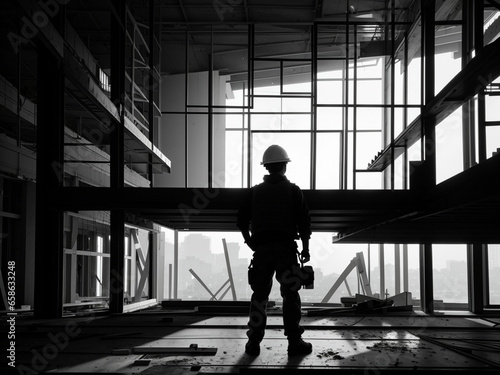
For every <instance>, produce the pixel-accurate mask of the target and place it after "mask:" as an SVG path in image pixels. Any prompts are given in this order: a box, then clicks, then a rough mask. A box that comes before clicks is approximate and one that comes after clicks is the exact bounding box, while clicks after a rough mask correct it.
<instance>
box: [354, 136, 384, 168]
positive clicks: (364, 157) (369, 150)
mask: <svg viewBox="0 0 500 375" xmlns="http://www.w3.org/2000/svg"><path fill="white" fill-rule="evenodd" d="M380 150H382V133H381V132H369V133H360V132H357V133H356V169H365V168H367V167H368V164H369V163H370V162H371V160H372V159H373V158H374V156H375V155H376V154H377V153H378V152H379V151H380Z"/></svg>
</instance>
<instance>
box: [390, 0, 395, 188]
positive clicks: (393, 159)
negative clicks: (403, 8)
mask: <svg viewBox="0 0 500 375" xmlns="http://www.w3.org/2000/svg"><path fill="white" fill-rule="evenodd" d="M391 4H392V5H391V26H390V27H391V57H390V59H391V65H390V69H391V71H390V74H391V109H390V111H391V139H390V143H389V144H390V145H391V190H394V189H395V178H394V175H395V173H396V166H395V162H396V160H395V147H394V137H395V121H396V113H395V108H394V102H395V100H396V87H395V81H396V62H395V60H394V58H395V56H394V52H395V51H394V50H395V40H394V39H395V37H396V35H395V30H394V26H395V25H394V23H395V10H394V7H395V4H394V0H393V1H392V2H391Z"/></svg>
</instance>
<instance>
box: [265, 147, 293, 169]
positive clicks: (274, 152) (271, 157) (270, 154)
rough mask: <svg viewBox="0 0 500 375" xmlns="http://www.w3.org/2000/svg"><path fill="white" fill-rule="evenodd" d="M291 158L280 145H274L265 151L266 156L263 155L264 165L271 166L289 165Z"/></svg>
mask: <svg viewBox="0 0 500 375" xmlns="http://www.w3.org/2000/svg"><path fill="white" fill-rule="evenodd" d="M289 161H291V160H290V158H289V157H288V154H287V153H286V151H285V149H284V148H283V147H281V146H278V145H272V146H269V147H268V148H267V150H266V151H264V155H262V163H260V164H262V165H266V164H271V163H283V162H285V163H288V162H289Z"/></svg>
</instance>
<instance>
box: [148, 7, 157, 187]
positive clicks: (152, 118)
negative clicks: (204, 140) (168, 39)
mask: <svg viewBox="0 0 500 375" xmlns="http://www.w3.org/2000/svg"><path fill="white" fill-rule="evenodd" d="M155 3H156V2H155V0H149V40H148V43H149V77H148V94H149V103H148V111H149V114H148V122H149V127H148V129H149V140H150V141H151V144H153V145H154V144H155V142H156V140H155V127H154V124H155V114H154V112H155V105H154V89H155V78H154V77H155V71H154V66H155V52H156V44H155V29H154V27H155V22H154V17H155ZM148 159H149V160H148V161H149V165H148V177H149V181H150V183H151V184H150V186H151V187H154V175H153V155H152V154H151V153H149V154H148Z"/></svg>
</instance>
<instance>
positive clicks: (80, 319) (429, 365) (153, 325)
mask: <svg viewBox="0 0 500 375" xmlns="http://www.w3.org/2000/svg"><path fill="white" fill-rule="evenodd" d="M4 318H5V319H2V338H3V340H4V341H3V342H6V341H7V344H9V340H8V339H7V336H8V331H7V329H8V328H9V326H8V324H6V320H7V318H8V317H4ZM246 322H247V318H246V317H245V316H244V315H237V316H235V315H227V316H222V315H214V314H210V315H199V314H196V313H187V312H180V311H172V312H168V311H164V310H161V309H153V310H150V311H147V312H140V313H131V314H126V315H115V316H97V315H94V314H92V313H90V314H89V315H88V316H73V317H67V318H64V319H59V320H47V321H42V320H35V319H34V318H32V317H30V316H29V315H27V316H21V315H18V316H17V317H16V325H15V364H16V369H17V371H13V372H15V373H21V374H31V373H39V372H49V373H52V372H55V373H96V372H106V373H136V374H245V373H258V374H261V373H267V372H271V371H272V372H273V373H275V372H282V373H286V374H291V373H294V372H303V371H304V370H307V373H308V374H309V373H315V372H321V373H324V372H326V371H332V370H336V371H335V373H345V374H356V373H360V374H361V373H363V374H381V373H399V372H401V371H402V370H421V371H427V372H428V373H439V374H443V373H447V372H451V371H453V372H456V371H460V370H462V371H465V372H467V373H472V372H495V373H498V371H499V369H500V355H499V354H500V325H499V323H500V318H499V316H496V317H489V316H488V317H477V316H474V315H472V314H466V313H465V314H443V315H436V316H426V315H424V314H421V313H417V312H405V313H401V312H400V313H397V314H395V313H391V314H385V315H384V314H382V315H377V316H375V315H348V314H344V315H343V316H319V317H308V316H304V317H303V320H302V323H303V326H304V327H305V329H306V332H305V333H304V338H305V339H306V340H307V341H310V342H311V343H312V344H313V352H312V353H311V354H309V355H306V356H303V357H288V355H287V352H286V349H287V341H286V339H285V337H284V336H283V329H282V327H281V324H282V317H281V316H280V314H279V311H275V312H274V315H270V317H269V320H268V323H269V325H268V329H267V331H266V337H265V338H264V341H263V342H262V345H261V354H260V355H259V356H258V357H251V356H248V355H247V354H245V353H244V345H245V342H246V335H245V332H246ZM193 344H194V345H193ZM2 349H3V348H2ZM7 352H8V351H7ZM4 353H5V352H4ZM2 357H3V358H2V365H4V363H3V362H4V359H5V356H2ZM8 362H9V359H7V363H8ZM4 368H7V369H8V370H13V368H12V367H9V366H7V367H5V366H4V367H3V368H2V374H3V373H4V371H3V369H4Z"/></svg>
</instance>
